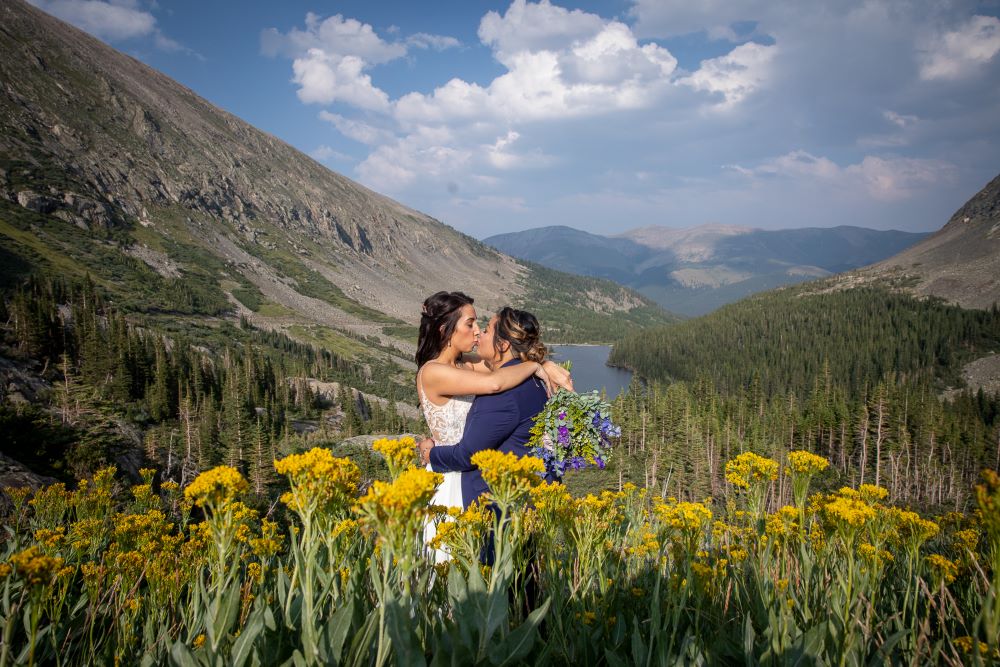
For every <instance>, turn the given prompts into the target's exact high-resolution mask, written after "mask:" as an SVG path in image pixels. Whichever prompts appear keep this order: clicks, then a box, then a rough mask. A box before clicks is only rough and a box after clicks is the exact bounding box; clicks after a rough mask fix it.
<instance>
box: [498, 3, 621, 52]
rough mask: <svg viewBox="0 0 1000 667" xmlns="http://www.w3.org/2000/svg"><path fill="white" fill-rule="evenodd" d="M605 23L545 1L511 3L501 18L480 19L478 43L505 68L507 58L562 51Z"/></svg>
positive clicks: (598, 30)
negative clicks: (489, 48)
mask: <svg viewBox="0 0 1000 667" xmlns="http://www.w3.org/2000/svg"><path fill="white" fill-rule="evenodd" d="M605 23H606V21H605V20H604V19H602V18H601V17H600V16H598V15H596V14H590V13H588V12H585V11H583V10H580V9H573V10H569V9H564V8H562V7H557V6H554V5H552V4H551V3H550V2H549V1H548V0H541V2H539V3H537V4H535V3H529V2H525V0H514V2H513V3H511V5H510V7H509V8H508V9H507V11H506V12H505V13H504V15H503V16H500V14H498V13H497V12H494V11H491V12H488V13H487V14H486V16H484V17H483V18H482V20H481V21H480V22H479V39H480V40H482V42H483V44H486V45H487V46H489V47H492V48H493V51H494V54H495V55H496V57H497V59H498V60H499V61H500V62H502V63H504V64H507V59H508V58H509V57H510V56H512V55H514V54H517V53H522V52H525V51H529V52H533V51H565V50H566V49H568V48H569V47H570V46H572V45H573V44H574V43H577V42H580V41H581V40H586V39H590V38H593V37H594V36H595V35H596V34H597V33H599V32H600V31H601V30H602V29H603V28H604V25H605Z"/></svg>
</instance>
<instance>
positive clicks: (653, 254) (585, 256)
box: [485, 225, 926, 315]
mask: <svg viewBox="0 0 1000 667" xmlns="http://www.w3.org/2000/svg"><path fill="white" fill-rule="evenodd" d="M924 236H926V235H924V234H913V233H908V232H898V231H876V230H872V229H863V228H860V227H847V226H843V227H835V228H832V229H816V228H805V229H787V230H779V231H765V230H760V229H753V228H750V227H738V226H734V225H702V226H699V227H691V228H686V229H673V228H669V227H660V226H651V227H643V228H640V229H634V230H631V231H628V232H625V233H624V234H621V235H619V236H616V237H606V236H599V235H596V234H589V233H587V232H582V231H579V230H576V229H572V228H570V227H564V226H559V227H543V228H539V229H531V230H527V231H523V232H516V233H512V234H500V235H497V236H492V237H490V238H488V239H486V240H485V242H486V243H488V244H490V245H492V246H493V247H495V248H497V249H499V250H501V251H503V252H506V253H509V254H511V255H513V256H515V257H521V258H523V259H529V260H531V261H535V262H538V263H540V264H543V265H545V266H549V267H552V268H554V269H559V270H561V271H571V272H576V273H580V274H584V275H591V276H599V277H602V278H608V279H611V280H614V281H616V282H619V283H621V284H623V285H628V286H629V287H633V288H635V289H636V290H638V291H639V292H641V293H642V294H645V295H646V296H648V297H650V298H652V299H654V300H656V301H657V302H658V303H660V304H661V305H663V306H664V307H665V308H667V309H668V310H671V311H674V312H678V313H682V314H686V315H701V314H704V313H707V312H709V311H711V310H714V309H715V308H718V307H719V306H722V305H724V304H726V303H730V302H732V301H736V300H738V299H741V298H743V297H745V296H747V295H749V294H752V293H754V292H759V291H763V290H767V289H771V288H774V287H778V286H780V285H786V284H791V283H796V282H801V281H803V280H810V279H812V278H820V277H825V276H829V275H832V274H834V273H839V272H841V271H846V270H849V269H853V268H857V267H859V266H865V265H867V264H871V263H873V262H877V261H879V260H880V259H883V258H885V257H887V256H889V255H892V254H893V253H896V252H899V251H900V250H901V249H903V248H905V247H907V246H909V245H912V244H913V243H916V242H917V241H919V240H920V239H922V238H924Z"/></svg>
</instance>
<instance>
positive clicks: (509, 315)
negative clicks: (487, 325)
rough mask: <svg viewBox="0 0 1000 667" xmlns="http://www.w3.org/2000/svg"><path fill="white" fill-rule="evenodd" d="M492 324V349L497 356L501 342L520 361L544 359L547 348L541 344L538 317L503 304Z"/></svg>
mask: <svg viewBox="0 0 1000 667" xmlns="http://www.w3.org/2000/svg"><path fill="white" fill-rule="evenodd" d="M496 317H497V321H496V324H495V325H494V326H493V349H494V350H495V351H496V353H497V356H498V357H499V356H500V355H501V354H502V350H501V344H502V343H508V344H509V345H510V350H511V352H512V353H513V354H514V358H515V359H520V360H521V361H537V362H539V363H541V362H543V361H545V357H546V356H547V355H548V350H546V349H545V345H543V344H542V340H541V335H542V330H541V327H540V326H539V325H538V319H537V318H536V317H535V316H534V315H532V314H531V313H529V312H528V311H526V310H517V309H515V308H511V307H510V306H504V307H503V308H501V309H500V310H499V311H498V312H497V315H496Z"/></svg>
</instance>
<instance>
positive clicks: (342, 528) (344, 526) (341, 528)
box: [330, 519, 358, 539]
mask: <svg viewBox="0 0 1000 667" xmlns="http://www.w3.org/2000/svg"><path fill="white" fill-rule="evenodd" d="M357 530H358V522H357V521H355V520H354V519H344V520H343V521H341V522H339V523H338V524H337V525H335V526H334V527H333V531H331V533H330V537H331V538H332V539H337V538H338V537H340V536H341V535H353V534H354V533H356V532H357Z"/></svg>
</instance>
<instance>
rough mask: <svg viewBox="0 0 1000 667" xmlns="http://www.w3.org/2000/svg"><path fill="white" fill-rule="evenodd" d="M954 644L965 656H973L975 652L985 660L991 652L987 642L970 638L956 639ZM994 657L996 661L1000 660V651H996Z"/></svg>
mask: <svg viewBox="0 0 1000 667" xmlns="http://www.w3.org/2000/svg"><path fill="white" fill-rule="evenodd" d="M954 642H955V646H956V647H957V648H958V650H959V651H961V652H962V653H963V654H965V655H972V653H973V651H975V652H976V653H978V654H979V656H980V657H983V658H985V657H986V656H987V654H988V653H989V651H990V647H989V645H988V644H987V643H986V642H981V641H979V640H978V639H973V638H972V637H969V636H965V637H956V638H955V639H954ZM992 657H993V659H994V660H1000V650H996V649H994V651H993V656H992Z"/></svg>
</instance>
